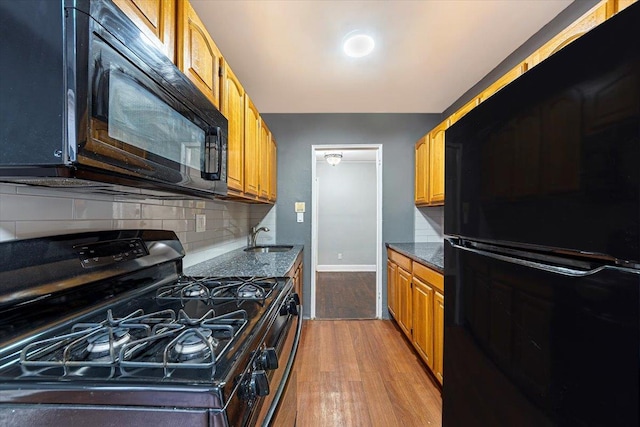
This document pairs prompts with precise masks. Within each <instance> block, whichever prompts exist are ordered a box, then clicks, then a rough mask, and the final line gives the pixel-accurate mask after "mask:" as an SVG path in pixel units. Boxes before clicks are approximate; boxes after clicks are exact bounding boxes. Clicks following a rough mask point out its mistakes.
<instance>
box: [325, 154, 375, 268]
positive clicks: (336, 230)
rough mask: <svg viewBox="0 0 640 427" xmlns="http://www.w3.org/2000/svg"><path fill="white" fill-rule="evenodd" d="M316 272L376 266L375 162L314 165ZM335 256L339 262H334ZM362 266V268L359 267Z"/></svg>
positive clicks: (335, 260)
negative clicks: (315, 177)
mask: <svg viewBox="0 0 640 427" xmlns="http://www.w3.org/2000/svg"><path fill="white" fill-rule="evenodd" d="M316 176H317V177H318V179H319V189H318V270H319V271H322V270H327V269H332V270H336V269H342V270H341V271H349V270H354V269H355V270H359V269H362V268H370V269H371V268H373V269H374V271H375V265H376V163H375V161H366V162H364V161H361V162H349V161H343V162H341V163H340V164H339V165H337V166H331V165H329V164H328V163H327V162H326V161H324V160H321V161H318V162H317V164H316ZM338 253H341V254H342V259H338ZM363 266H366V267H363Z"/></svg>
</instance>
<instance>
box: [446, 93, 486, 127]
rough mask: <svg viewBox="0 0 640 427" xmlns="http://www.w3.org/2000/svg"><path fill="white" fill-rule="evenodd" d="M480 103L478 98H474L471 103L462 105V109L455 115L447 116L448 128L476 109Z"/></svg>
mask: <svg viewBox="0 0 640 427" xmlns="http://www.w3.org/2000/svg"><path fill="white" fill-rule="evenodd" d="M479 103H480V97H479V96H476V97H475V98H473V99H472V100H471V101H469V102H467V103H466V104H464V105H463V106H462V107H460V108H459V109H458V111H456V112H455V113H453V114H452V115H450V116H449V126H451V125H452V124H454V123H455V122H457V121H458V120H460V119H461V118H463V117H464V116H465V115H466V114H467V113H468V112H469V111H471V110H473V109H474V108H476V106H477V105H478V104H479Z"/></svg>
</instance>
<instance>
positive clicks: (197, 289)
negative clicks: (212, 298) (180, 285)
mask: <svg viewBox="0 0 640 427" xmlns="http://www.w3.org/2000/svg"><path fill="white" fill-rule="evenodd" d="M182 294H183V295H184V296H185V298H206V297H207V295H209V291H208V290H207V288H206V287H204V286H202V285H201V284H199V283H194V284H192V285H188V286H186V287H185V288H184V289H183V290H182Z"/></svg>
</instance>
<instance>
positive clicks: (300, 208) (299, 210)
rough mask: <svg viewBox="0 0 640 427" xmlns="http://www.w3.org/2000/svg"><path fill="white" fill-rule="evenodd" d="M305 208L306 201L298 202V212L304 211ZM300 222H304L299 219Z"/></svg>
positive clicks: (296, 205) (296, 206)
mask: <svg viewBox="0 0 640 427" xmlns="http://www.w3.org/2000/svg"><path fill="white" fill-rule="evenodd" d="M304 209H305V205H304V202H296V204H295V211H296V212H297V213H300V212H304V211H305V210H304ZM298 222H302V221H300V220H298Z"/></svg>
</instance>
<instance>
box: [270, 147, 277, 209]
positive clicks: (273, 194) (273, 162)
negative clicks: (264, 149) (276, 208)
mask: <svg viewBox="0 0 640 427" xmlns="http://www.w3.org/2000/svg"><path fill="white" fill-rule="evenodd" d="M277 197H278V144H277V143H276V140H275V139H274V138H273V134H272V135H271V144H269V201H270V202H275V201H276V199H277Z"/></svg>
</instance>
